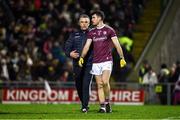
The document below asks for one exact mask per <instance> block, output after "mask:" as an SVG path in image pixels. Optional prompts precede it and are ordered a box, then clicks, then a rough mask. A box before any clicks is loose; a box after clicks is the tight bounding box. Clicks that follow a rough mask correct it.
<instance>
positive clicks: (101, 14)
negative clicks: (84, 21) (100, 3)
mask: <svg viewBox="0 0 180 120" xmlns="http://www.w3.org/2000/svg"><path fill="white" fill-rule="evenodd" d="M91 15H97V16H99V17H101V19H102V20H104V19H105V15H104V12H103V11H101V10H97V11H93V12H92V13H91Z"/></svg>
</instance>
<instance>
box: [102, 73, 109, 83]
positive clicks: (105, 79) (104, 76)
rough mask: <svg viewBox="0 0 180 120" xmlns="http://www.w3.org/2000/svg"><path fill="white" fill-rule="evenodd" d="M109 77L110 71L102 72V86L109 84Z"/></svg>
mask: <svg viewBox="0 0 180 120" xmlns="http://www.w3.org/2000/svg"><path fill="white" fill-rule="evenodd" d="M110 76H111V71H110V70H104V71H103V73H102V81H103V83H104V84H107V83H109V79H110Z"/></svg>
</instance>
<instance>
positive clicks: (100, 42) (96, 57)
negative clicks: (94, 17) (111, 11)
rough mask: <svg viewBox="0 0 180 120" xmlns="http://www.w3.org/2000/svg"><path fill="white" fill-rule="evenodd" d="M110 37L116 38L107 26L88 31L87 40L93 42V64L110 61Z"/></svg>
mask: <svg viewBox="0 0 180 120" xmlns="http://www.w3.org/2000/svg"><path fill="white" fill-rule="evenodd" d="M112 37H116V33H115V31H114V29H113V28H111V27H110V26H108V25H104V26H102V27H101V28H93V29H91V30H90V31H89V33H88V35H87V39H92V40H93V63H100V62H106V61H112V48H113V43H112V40H111V38H112Z"/></svg>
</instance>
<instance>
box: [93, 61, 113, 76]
mask: <svg viewBox="0 0 180 120" xmlns="http://www.w3.org/2000/svg"><path fill="white" fill-rule="evenodd" d="M112 66H113V63H112V61H106V62H101V63H93V65H92V70H91V74H93V75H102V72H103V71H104V70H109V71H112Z"/></svg>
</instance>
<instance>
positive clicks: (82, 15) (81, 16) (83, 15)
mask: <svg viewBox="0 0 180 120" xmlns="http://www.w3.org/2000/svg"><path fill="white" fill-rule="evenodd" d="M80 18H89V16H88V15H87V14H80V15H79V19H78V20H80ZM89 19H90V18H89Z"/></svg>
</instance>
